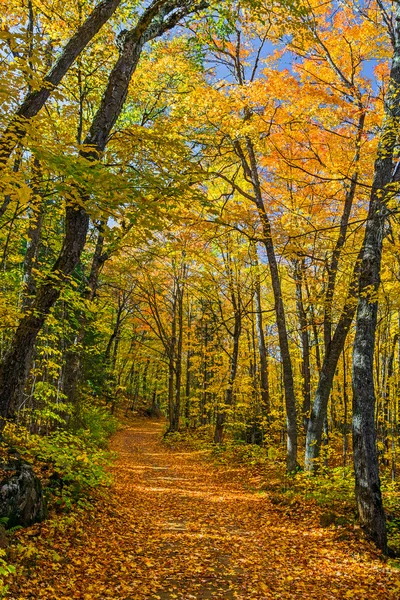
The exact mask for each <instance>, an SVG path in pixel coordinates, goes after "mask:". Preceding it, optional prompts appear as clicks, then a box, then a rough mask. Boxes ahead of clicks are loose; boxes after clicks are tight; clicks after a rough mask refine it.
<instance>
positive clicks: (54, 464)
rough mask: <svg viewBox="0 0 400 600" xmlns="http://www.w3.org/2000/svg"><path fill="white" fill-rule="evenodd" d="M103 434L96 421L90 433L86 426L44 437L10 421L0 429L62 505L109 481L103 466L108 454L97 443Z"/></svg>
mask: <svg viewBox="0 0 400 600" xmlns="http://www.w3.org/2000/svg"><path fill="white" fill-rule="evenodd" d="M104 436H105V429H104V428H102V427H100V425H99V427H98V428H97V429H95V430H94V433H92V432H91V430H90V429H81V430H80V431H78V432H76V433H72V432H69V431H66V430H58V431H55V432H53V433H51V434H50V435H49V436H45V437H41V436H39V435H37V434H30V433H29V432H28V431H27V430H26V429H25V428H21V427H20V428H17V427H16V426H15V425H11V424H9V425H8V426H7V427H6V429H5V430H4V441H5V443H6V444H7V445H8V446H11V447H13V448H15V449H16V450H17V451H18V453H19V454H20V455H21V457H22V458H23V460H24V461H26V462H29V463H33V464H34V466H35V469H36V470H37V471H39V470H40V473H41V478H42V483H43V485H44V488H45V491H46V493H47V495H48V496H50V500H51V498H53V499H54V501H55V503H56V505H58V506H60V507H62V508H66V509H70V508H71V507H72V506H73V505H74V504H75V503H78V505H83V504H85V503H87V501H88V497H89V496H90V492H91V490H93V489H94V488H97V487H99V486H103V485H107V484H108V483H109V481H110V475H109V474H108V473H107V472H106V471H105V466H106V465H107V464H109V460H110V455H109V453H108V452H106V451H105V450H104V449H102V448H101V447H100V446H101V444H102V443H103V442H104Z"/></svg>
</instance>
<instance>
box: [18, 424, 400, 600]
mask: <svg viewBox="0 0 400 600" xmlns="http://www.w3.org/2000/svg"><path fill="white" fill-rule="evenodd" d="M162 427H163V424H162V423H160V422H155V421H150V420H137V421H133V422H132V423H131V424H130V425H129V426H127V427H125V428H124V429H122V430H120V431H119V432H118V433H117V434H116V435H115V436H114V437H113V440H112V444H111V445H112V449H113V450H115V451H116V452H117V453H118V454H117V459H116V461H115V463H114V464H113V467H112V471H113V475H114V479H115V481H114V485H113V487H112V489H111V491H110V493H109V494H108V496H107V497H106V498H104V499H103V500H101V501H98V502H97V503H96V505H95V508H94V509H93V510H90V511H88V512H87V513H82V514H81V516H80V517H79V518H76V519H74V520H71V522H69V521H68V520H66V521H65V523H64V524H63V526H61V525H60V524H58V525H57V526H55V525H53V524H52V523H51V522H47V523H44V524H41V525H35V526H33V527H31V528H29V529H28V530H26V531H24V532H22V533H21V536H20V538H19V541H20V543H22V544H23V543H25V544H26V545H27V547H28V549H29V547H31V551H30V552H29V551H28V552H27V556H26V557H25V566H24V568H23V570H21V569H19V575H17V576H16V577H15V578H14V579H13V581H12V582H11V584H10V590H9V594H8V596H7V597H8V598H10V599H12V600H22V599H24V600H25V599H28V598H34V599H37V600H41V599H51V600H61V599H62V600H71V599H75V598H76V599H81V600H96V599H114V600H136V599H137V600H139V599H154V600H155V599H157V598H158V599H162V600H169V599H174V598H178V599H181V600H183V599H184V600H190V599H192V598H197V599H204V600H206V599H215V600H217V599H220V600H229V599H235V598H236V599H242V600H250V599H255V598H257V599H259V600H262V599H266V600H267V599H292V598H293V599H311V598H312V599H313V600H315V599H316V600H319V599H324V600H325V599H326V600H331V599H332V600H333V599H338V600H339V599H340V600H343V599H346V598H351V599H357V600H358V599H360V600H361V599H368V600H380V599H381V600H399V598H400V571H399V570H397V569H396V568H394V567H393V566H390V564H389V563H385V562H384V561H383V560H382V559H381V558H380V557H379V554H378V553H377V552H376V551H375V550H374V549H373V547H372V546H371V545H370V544H369V543H368V542H367V541H365V540H364V539H363V537H362V535H361V532H360V531H355V532H354V533H350V534H349V535H344V536H343V531H342V530H340V529H338V528H337V527H334V526H331V527H325V528H323V527H321V526H320V525H319V520H318V514H317V512H316V511H318V508H315V510H314V509H313V508H311V509H310V508H308V509H306V510H305V507H304V506H303V507H302V506H297V507H296V506H289V507H288V506H284V505H277V504H276V503H274V502H273V495H272V494H271V493H269V492H268V491H264V492H260V490H257V489H256V487H255V486H254V485H253V484H254V481H252V477H253V476H254V474H251V470H250V471H249V470H246V469H244V468H243V467H228V466H224V465H220V466H216V465H214V464H212V463H210V462H207V461H206V460H205V457H204V456H203V455H202V452H201V451H198V450H197V451H196V450H191V449H182V448H181V449H173V448H167V447H166V446H165V444H163V443H162V442H161V441H160V438H161V432H162ZM343 538H344V539H343Z"/></svg>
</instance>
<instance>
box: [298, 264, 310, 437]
mask: <svg viewBox="0 0 400 600" xmlns="http://www.w3.org/2000/svg"><path fill="white" fill-rule="evenodd" d="M303 271H304V265H303V264H299V262H296V264H295V279H296V306H297V314H298V319H299V324H300V339H301V353H302V365H301V373H302V376H303V407H302V413H303V427H304V430H305V431H307V426H308V419H309V416H310V409H311V368H310V340H309V337H308V322H307V314H306V311H305V308H304V301H303Z"/></svg>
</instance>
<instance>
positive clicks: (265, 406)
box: [254, 274, 271, 417]
mask: <svg viewBox="0 0 400 600" xmlns="http://www.w3.org/2000/svg"><path fill="white" fill-rule="evenodd" d="M254 297H255V309H256V330H257V342H258V354H259V359H260V383H261V405H262V410H263V412H264V413H265V414H266V416H267V417H269V415H270V412H271V405H270V398H269V380H268V352H267V346H266V343H265V334H264V323H263V314H262V304H261V286H260V277H259V275H258V274H257V275H256V281H255V293H254Z"/></svg>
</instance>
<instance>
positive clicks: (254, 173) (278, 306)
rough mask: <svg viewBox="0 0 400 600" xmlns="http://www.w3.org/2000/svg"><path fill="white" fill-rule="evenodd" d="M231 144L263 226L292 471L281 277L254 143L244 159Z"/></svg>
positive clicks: (290, 386)
mask: <svg viewBox="0 0 400 600" xmlns="http://www.w3.org/2000/svg"><path fill="white" fill-rule="evenodd" d="M235 148H236V150H237V151H238V154H239V156H240V158H241V161H242V165H243V169H244V171H245V173H246V175H247V176H248V177H249V179H250V180H251V182H252V186H253V191H254V196H255V204H256V207H257V210H258V214H259V217H260V220H261V223H262V228H263V244H264V246H265V249H266V252H267V257H268V264H269V269H270V274H271V283H272V290H273V293H274V300H275V314H276V324H277V328H278V337H279V347H280V351H281V360H282V369H283V381H284V392H285V404H286V422H287V434H288V435H287V455H286V467H287V470H288V471H289V472H292V471H295V470H296V467H297V423H296V419H297V415H296V397H295V392H294V382H293V369H292V361H291V357H290V351H289V339H288V334H287V327H286V316H285V308H284V305H283V299H282V289H281V280H280V275H279V269H278V262H277V259H276V254H275V247H274V243H273V240H272V231H271V224H270V220H269V217H268V215H267V212H266V209H265V205H264V200H263V196H262V190H261V183H260V179H259V175H258V167H257V159H256V154H255V150H254V145H253V143H252V141H251V140H250V138H247V139H246V148H247V154H248V160H247V159H246V157H245V155H244V152H243V150H242V149H241V147H240V145H239V144H238V143H237V144H235Z"/></svg>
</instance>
